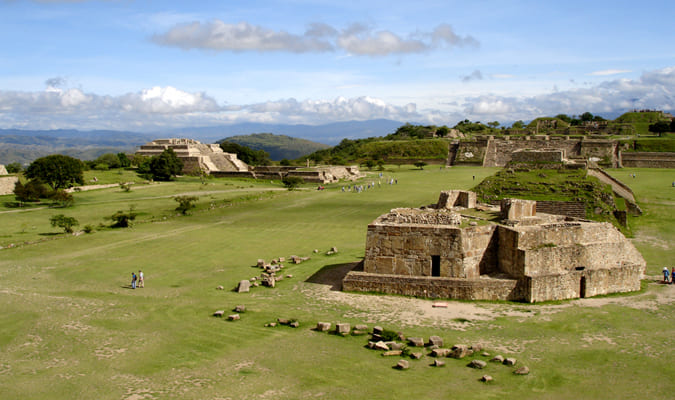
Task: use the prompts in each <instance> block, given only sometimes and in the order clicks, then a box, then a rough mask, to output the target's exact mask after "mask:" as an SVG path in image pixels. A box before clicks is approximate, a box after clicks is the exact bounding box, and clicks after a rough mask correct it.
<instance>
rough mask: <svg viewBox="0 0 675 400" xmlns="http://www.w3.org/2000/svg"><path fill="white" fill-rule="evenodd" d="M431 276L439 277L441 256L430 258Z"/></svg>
mask: <svg viewBox="0 0 675 400" xmlns="http://www.w3.org/2000/svg"><path fill="white" fill-rule="evenodd" d="M431 276H441V256H431Z"/></svg>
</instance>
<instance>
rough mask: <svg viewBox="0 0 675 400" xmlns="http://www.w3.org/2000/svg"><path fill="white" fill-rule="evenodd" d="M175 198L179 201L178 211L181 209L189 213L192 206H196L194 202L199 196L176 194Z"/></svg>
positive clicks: (182, 211) (182, 212) (181, 211)
mask: <svg viewBox="0 0 675 400" xmlns="http://www.w3.org/2000/svg"><path fill="white" fill-rule="evenodd" d="M173 199H174V200H176V201H177V202H178V207H176V211H180V213H181V214H183V215H187V213H188V211H189V210H190V209H191V208H195V207H196V205H195V204H194V202H195V201H197V200H199V197H197V196H176V197H174V198H173Z"/></svg>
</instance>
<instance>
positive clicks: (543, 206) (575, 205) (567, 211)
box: [537, 200, 586, 219]
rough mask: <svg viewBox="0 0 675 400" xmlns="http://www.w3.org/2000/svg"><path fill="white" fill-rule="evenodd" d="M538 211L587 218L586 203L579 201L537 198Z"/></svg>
mask: <svg viewBox="0 0 675 400" xmlns="http://www.w3.org/2000/svg"><path fill="white" fill-rule="evenodd" d="M537 212H541V213H546V214H554V215H565V216H568V217H573V218H580V219H585V218H586V205H585V204H584V203H582V202H579V201H544V200H537Z"/></svg>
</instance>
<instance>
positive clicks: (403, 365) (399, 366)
mask: <svg viewBox="0 0 675 400" xmlns="http://www.w3.org/2000/svg"><path fill="white" fill-rule="evenodd" d="M396 368H397V369H408V368H410V363H409V362H408V360H400V361H399V362H398V364H396Z"/></svg>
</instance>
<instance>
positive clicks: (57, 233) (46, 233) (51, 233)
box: [38, 232, 63, 236]
mask: <svg viewBox="0 0 675 400" xmlns="http://www.w3.org/2000/svg"><path fill="white" fill-rule="evenodd" d="M62 234H63V232H44V233H38V235H40V236H58V235H62Z"/></svg>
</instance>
